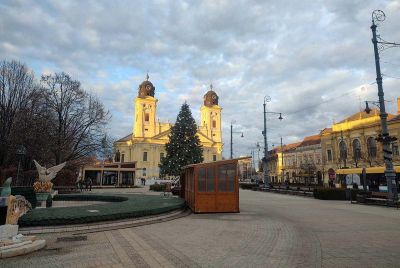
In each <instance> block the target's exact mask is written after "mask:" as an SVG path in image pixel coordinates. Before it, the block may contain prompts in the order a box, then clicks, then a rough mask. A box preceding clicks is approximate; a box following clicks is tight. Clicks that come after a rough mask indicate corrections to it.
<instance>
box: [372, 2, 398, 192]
mask: <svg viewBox="0 0 400 268" xmlns="http://www.w3.org/2000/svg"><path fill="white" fill-rule="evenodd" d="M385 17H386V16H385V13H384V12H383V11H382V10H374V11H373V12H372V25H371V30H372V44H373V45H374V55H375V69H376V82H377V85H378V97H379V105H378V106H379V111H380V114H379V116H380V118H381V128H382V132H381V134H379V136H378V138H377V141H379V142H381V143H382V144H383V159H384V161H385V177H386V181H387V187H388V195H389V196H388V198H389V199H392V200H397V199H398V193H397V180H396V173H395V171H394V168H393V163H392V149H391V146H390V145H391V143H392V142H393V141H394V140H396V138H395V137H391V136H390V135H389V130H388V125H387V116H388V114H387V113H386V110H385V100H384V93H383V85H382V74H381V67H380V62H379V49H378V45H379V48H380V49H381V50H383V49H386V48H390V47H396V46H400V44H397V43H393V42H387V41H385V40H383V39H382V38H381V37H380V36H379V35H378V36H377V34H376V27H377V23H378V22H382V21H384V20H385ZM365 111H366V112H367V113H368V111H371V110H370V109H369V107H368V102H366V109H365Z"/></svg>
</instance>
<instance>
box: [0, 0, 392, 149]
mask: <svg viewBox="0 0 400 268" xmlns="http://www.w3.org/2000/svg"><path fill="white" fill-rule="evenodd" d="M375 9H381V10H383V11H384V12H385V13H386V20H385V21H384V22H382V23H381V24H380V25H379V27H378V31H379V34H380V35H381V36H382V38H383V39H385V40H387V41H392V42H400V31H399V29H400V0H397V1H384V0H379V1H378V0H358V1H356V0H353V1H348V0H331V1H329V0H325V1H318V0H311V1H308V0H303V1H296V0H292V1H286V0H281V1H267V0H263V1H256V0H247V1H239V0H235V1H217V0H210V1H178V0H174V1H167V0H155V1H136V2H135V1H61V0H60V1H23V0H15V1H7V0H6V1H1V2H0V33H1V38H0V59H6V60H12V59H16V60H19V61H21V62H24V63H26V64H27V65H28V66H29V67H30V68H32V69H33V70H34V72H35V74H36V76H37V77H39V76H40V75H41V74H42V73H49V72H59V71H64V72H67V73H69V74H70V75H71V76H72V77H73V78H74V79H77V80H80V81H81V82H82V84H83V86H84V88H85V89H87V90H89V91H91V92H92V93H94V94H96V95H97V96H98V97H99V98H100V99H101V100H102V101H103V102H104V104H105V105H106V107H107V108H108V109H109V110H110V112H111V114H112V120H111V122H110V125H109V131H110V133H111V134H112V135H113V136H115V137H117V138H119V137H122V136H125V135H127V134H129V133H130V132H131V131H132V125H133V112H134V111H133V109H134V106H133V101H134V98H135V97H136V95H137V87H138V85H139V84H140V83H141V82H142V81H143V80H144V79H145V76H146V72H147V71H149V75H150V80H151V81H152V82H153V84H154V85H155V86H156V97H157V98H158V99H159V106H158V116H159V118H160V120H161V121H170V122H173V121H174V120H175V118H176V115H177V113H178V110H179V108H180V105H181V104H182V103H183V102H184V101H187V102H188V103H189V104H190V106H191V108H192V112H193V115H194V117H195V119H196V120H197V121H198V120H199V116H200V113H199V108H200V105H201V104H202V101H203V99H202V98H203V95H204V93H205V92H206V91H207V90H208V87H209V84H210V83H212V84H213V85H214V90H215V91H216V92H217V94H218V95H219V97H220V105H221V106H222V107H223V118H222V120H223V139H224V143H225V146H224V155H225V156H229V143H230V140H229V138H230V134H229V127H230V123H231V122H232V121H233V120H235V121H236V123H234V129H235V131H243V132H244V136H245V138H240V134H235V135H234V155H235V156H239V155H245V154H250V150H251V149H252V148H254V147H255V143H256V142H260V143H261V142H262V134H261V131H262V128H263V105H262V104H263V99H264V96H266V95H268V96H270V97H271V101H270V102H269V103H268V104H267V109H268V110H269V111H272V112H282V113H283V117H284V119H283V120H282V121H281V122H280V121H279V120H277V116H272V115H271V116H268V122H267V125H268V140H269V142H270V144H271V145H272V144H277V143H278V142H279V140H280V136H283V141H284V143H285V144H286V143H290V142H295V141H299V140H301V139H302V138H303V137H304V136H307V135H312V134H317V133H318V132H319V131H320V130H321V129H323V128H325V127H329V126H330V125H331V124H332V122H333V121H336V122H337V121H340V120H342V119H343V118H345V117H346V116H349V115H351V114H352V113H355V112H358V111H359V110H360V101H364V100H376V99H377V88H376V84H375V83H374V81H375V69H374V68H375V66H374V58H373V47H372V43H371V30H370V28H369V27H370V25H371V12H372V11H373V10H375ZM381 60H382V72H383V74H384V75H385V76H384V90H385V97H386V99H387V101H388V102H387V109H388V111H389V112H392V113H395V112H396V105H395V100H396V97H397V96H400V48H392V49H388V50H385V51H383V52H382V54H381Z"/></svg>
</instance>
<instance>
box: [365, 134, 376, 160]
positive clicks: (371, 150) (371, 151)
mask: <svg viewBox="0 0 400 268" xmlns="http://www.w3.org/2000/svg"><path fill="white" fill-rule="evenodd" d="M367 149H368V157H369V158H375V157H376V140H375V138H374V137H369V138H368V139H367Z"/></svg>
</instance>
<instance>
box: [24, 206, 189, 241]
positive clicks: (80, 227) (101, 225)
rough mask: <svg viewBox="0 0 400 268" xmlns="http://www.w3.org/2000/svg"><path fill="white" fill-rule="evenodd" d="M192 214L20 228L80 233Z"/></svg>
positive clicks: (35, 231)
mask: <svg viewBox="0 0 400 268" xmlns="http://www.w3.org/2000/svg"><path fill="white" fill-rule="evenodd" d="M190 214H191V211H190V210H189V209H186V208H185V209H178V210H174V211H172V212H168V213H164V214H159V215H154V216H148V217H140V218H134V219H128V220H120V221H105V222H98V223H90V224H72V225H57V226H42V227H25V228H24V227H22V228H20V229H19V233H21V234H23V235H36V234H49V233H69V232H74V233H76V234H80V233H94V232H102V231H108V230H116V229H124V228H130V227H136V226H142V225H148V224H154V223H159V222H164V221H170V220H174V219H178V218H181V217H185V216H188V215H190Z"/></svg>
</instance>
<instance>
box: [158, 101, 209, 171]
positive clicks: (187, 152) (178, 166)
mask: <svg viewBox="0 0 400 268" xmlns="http://www.w3.org/2000/svg"><path fill="white" fill-rule="evenodd" d="M196 133H197V125H196V122H195V121H194V119H193V116H192V112H191V111H190V108H189V105H187V104H186V103H184V104H183V105H182V107H181V110H180V112H179V114H178V117H177V118H176V123H175V125H174V126H173V127H172V128H171V133H170V134H169V142H168V143H167V144H165V150H166V152H167V155H166V156H165V157H164V158H163V159H162V160H161V164H160V176H161V177H163V176H165V175H170V176H179V175H180V174H181V170H182V167H184V166H186V165H190V164H196V163H201V162H203V148H202V146H201V144H200V140H199V137H198V136H197V135H196Z"/></svg>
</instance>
